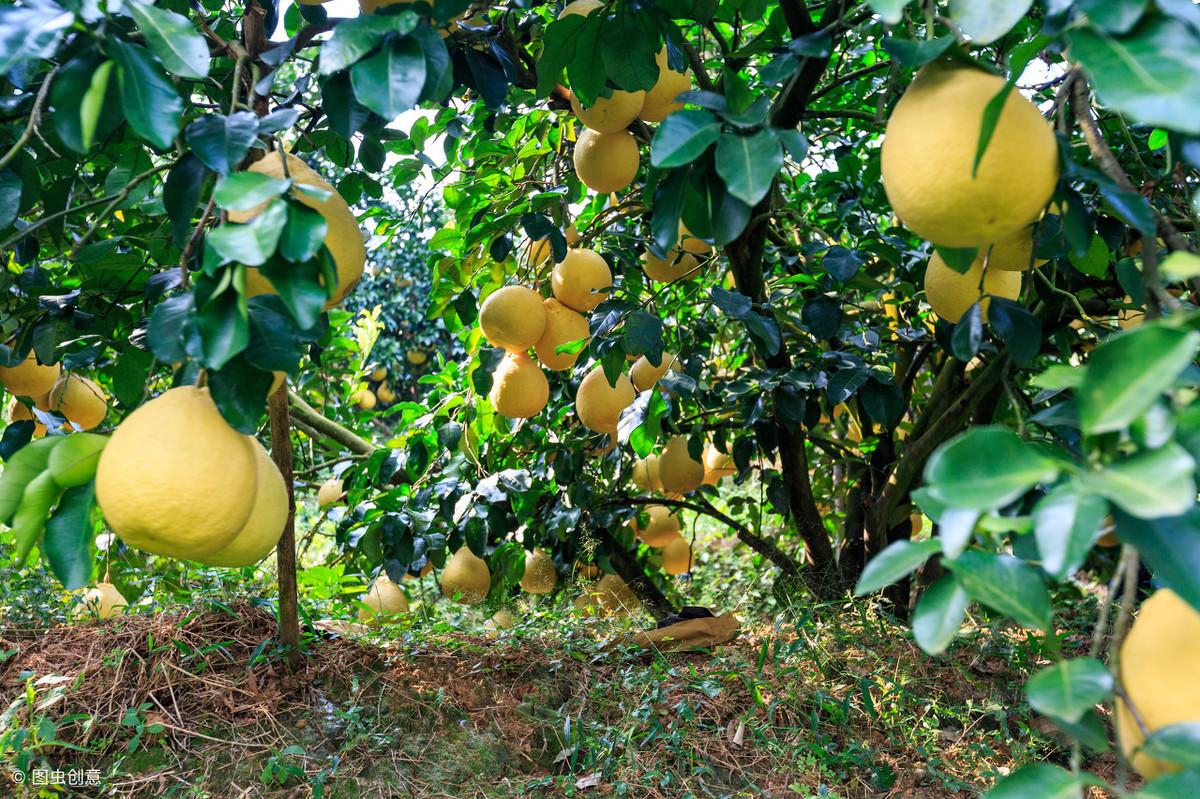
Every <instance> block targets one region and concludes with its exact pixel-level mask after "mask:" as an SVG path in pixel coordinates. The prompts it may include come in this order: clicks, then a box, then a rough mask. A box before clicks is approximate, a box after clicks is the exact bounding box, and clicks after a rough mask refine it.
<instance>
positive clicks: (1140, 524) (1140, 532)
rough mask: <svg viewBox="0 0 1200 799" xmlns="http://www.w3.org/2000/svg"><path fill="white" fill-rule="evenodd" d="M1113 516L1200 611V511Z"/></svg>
mask: <svg viewBox="0 0 1200 799" xmlns="http://www.w3.org/2000/svg"><path fill="white" fill-rule="evenodd" d="M0 487H2V484H0ZM1113 516H1115V517H1116V520H1117V536H1118V537H1119V538H1120V539H1121V540H1122V541H1124V542H1126V543H1129V544H1132V545H1133V546H1135V547H1137V550H1138V554H1140V555H1141V556H1142V559H1143V560H1145V561H1146V565H1147V566H1149V567H1150V569H1151V571H1152V572H1153V573H1154V576H1155V578H1156V579H1157V580H1158V581H1160V582H1161V583H1162V584H1163V585H1165V586H1167V587H1168V588H1170V589H1171V590H1172V591H1174V592H1175V593H1176V594H1178V595H1179V596H1180V597H1181V598H1183V600H1184V601H1186V602H1188V603H1189V604H1190V605H1191V606H1192V607H1194V608H1195V609H1196V612H1197V613H1200V511H1197V510H1190V511H1189V512H1188V513H1187V514H1185V515H1182V516H1170V517H1167V518H1162V519H1139V518H1138V517H1136V516H1132V515H1130V514H1127V513H1122V512H1121V510H1120V509H1117V510H1115V511H1114V512H1113Z"/></svg>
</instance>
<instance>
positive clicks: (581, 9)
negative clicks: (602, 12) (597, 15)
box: [558, 0, 604, 19]
mask: <svg viewBox="0 0 1200 799" xmlns="http://www.w3.org/2000/svg"><path fill="white" fill-rule="evenodd" d="M601 8H604V3H603V1H602V0H574V2H571V3H567V5H566V7H565V8H564V9H563V10H562V11H560V12H558V18H559V19H562V18H563V17H569V16H571V15H572V14H579V15H581V16H584V17H586V16H587V15H588V14H590V13H592V12H593V11H596V10H598V9H601Z"/></svg>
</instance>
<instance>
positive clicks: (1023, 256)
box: [979, 228, 1046, 272]
mask: <svg viewBox="0 0 1200 799" xmlns="http://www.w3.org/2000/svg"><path fill="white" fill-rule="evenodd" d="M985 255H986V256H987V262H988V269H999V270H1001V271H1004V272H1024V271H1025V270H1026V269H1032V268H1034V267H1037V266H1041V265H1042V264H1044V263H1046V260H1045V259H1044V258H1034V257H1033V231H1032V230H1031V229H1029V228H1026V229H1025V230H1022V231H1021V232H1020V233H1018V234H1017V235H1015V236H1009V237H1008V238H1006V239H1003V240H1002V241H998V242H996V243H995V244H993V245H992V246H991V247H980V248H979V260H982V259H983V258H984V256H985Z"/></svg>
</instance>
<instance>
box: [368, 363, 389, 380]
mask: <svg viewBox="0 0 1200 799" xmlns="http://www.w3.org/2000/svg"><path fill="white" fill-rule="evenodd" d="M387 375H388V372H387V369H385V368H384V367H382V366H377V367H375V369H373V370H372V371H371V379H372V380H373V381H375V382H376V383H380V382H382V381H383V379H384V378H386V377H387Z"/></svg>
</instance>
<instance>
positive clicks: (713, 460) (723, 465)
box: [704, 444, 737, 485]
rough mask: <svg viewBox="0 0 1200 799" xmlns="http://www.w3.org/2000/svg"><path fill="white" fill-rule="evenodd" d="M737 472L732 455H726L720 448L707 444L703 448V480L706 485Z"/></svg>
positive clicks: (713, 483)
mask: <svg viewBox="0 0 1200 799" xmlns="http://www.w3.org/2000/svg"><path fill="white" fill-rule="evenodd" d="M735 474H737V466H735V465H734V463H733V456H732V455H727V454H725V453H724V452H721V450H719V449H717V448H716V447H714V446H713V445H712V444H708V445H707V446H705V448H704V482H705V484H706V485H716V484H717V483H719V482H721V480H722V479H724V478H726V477H733V476H734V475H735Z"/></svg>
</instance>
